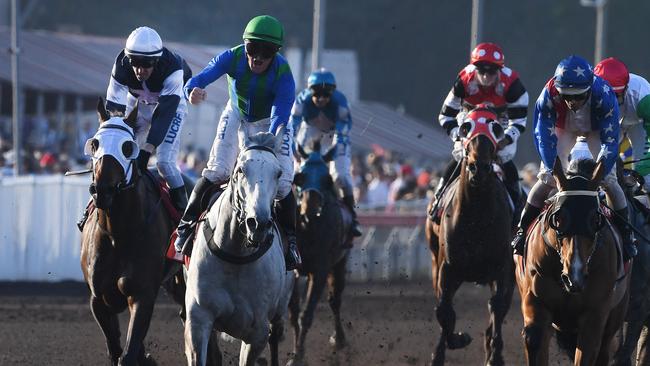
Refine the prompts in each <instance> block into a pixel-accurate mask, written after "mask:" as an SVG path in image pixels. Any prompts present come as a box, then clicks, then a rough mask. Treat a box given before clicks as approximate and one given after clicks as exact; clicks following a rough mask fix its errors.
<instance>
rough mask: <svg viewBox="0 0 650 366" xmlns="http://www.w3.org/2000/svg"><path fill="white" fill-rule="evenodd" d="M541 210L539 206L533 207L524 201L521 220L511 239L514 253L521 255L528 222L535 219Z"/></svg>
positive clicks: (524, 245)
mask: <svg viewBox="0 0 650 366" xmlns="http://www.w3.org/2000/svg"><path fill="white" fill-rule="evenodd" d="M541 212H542V209H541V208H538V207H535V206H533V205H531V204H530V203H528V202H526V205H525V206H524V210H523V212H522V213H521V220H520V221H519V225H518V229H517V234H515V237H514V238H513V239H512V244H511V245H512V249H513V252H514V254H516V255H523V254H524V250H525V249H526V232H527V231H528V228H529V227H530V224H532V223H533V221H535V219H536V218H537V216H539V214H540V213H541Z"/></svg>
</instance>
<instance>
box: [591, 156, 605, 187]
mask: <svg viewBox="0 0 650 366" xmlns="http://www.w3.org/2000/svg"><path fill="white" fill-rule="evenodd" d="M603 177H605V159H600V160H599V161H598V164H596V168H594V174H593V175H592V176H591V182H592V183H593V184H594V186H595V187H598V185H599V184H600V181H601V180H603ZM595 187H594V188H595Z"/></svg>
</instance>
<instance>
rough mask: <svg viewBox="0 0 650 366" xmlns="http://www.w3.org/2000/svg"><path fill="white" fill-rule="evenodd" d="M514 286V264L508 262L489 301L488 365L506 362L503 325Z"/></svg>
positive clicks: (486, 343)
mask: <svg viewBox="0 0 650 366" xmlns="http://www.w3.org/2000/svg"><path fill="white" fill-rule="evenodd" d="M510 264H512V263H511V262H510ZM514 288H515V287H514V272H513V269H512V266H511V265H510V266H509V265H508V263H506V266H505V268H504V271H503V276H502V278H501V279H499V280H498V281H496V284H495V286H494V287H493V288H492V297H491V298H490V300H489V301H488V311H489V312H490V325H489V326H488V329H487V330H486V331H485V354H486V359H485V362H486V364H487V365H488V366H494V365H503V364H504V362H503V334H502V332H501V326H502V325H503V319H505V317H506V314H508V310H509V309H510V303H511V302H512V294H513V292H514Z"/></svg>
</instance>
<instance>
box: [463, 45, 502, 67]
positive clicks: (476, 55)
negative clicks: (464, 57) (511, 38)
mask: <svg viewBox="0 0 650 366" xmlns="http://www.w3.org/2000/svg"><path fill="white" fill-rule="evenodd" d="M470 62H471V63H472V64H473V65H476V64H477V63H489V64H493V65H496V66H498V67H503V64H504V56H503V51H502V50H501V47H499V46H498V45H497V44H495V43H480V44H479V45H478V46H476V48H474V50H473V51H472V56H471V60H470Z"/></svg>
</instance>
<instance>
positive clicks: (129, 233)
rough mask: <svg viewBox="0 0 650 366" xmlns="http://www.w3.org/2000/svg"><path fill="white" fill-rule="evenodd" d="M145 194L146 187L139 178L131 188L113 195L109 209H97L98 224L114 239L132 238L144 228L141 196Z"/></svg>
mask: <svg viewBox="0 0 650 366" xmlns="http://www.w3.org/2000/svg"><path fill="white" fill-rule="evenodd" d="M146 194H147V191H146V187H145V185H144V184H143V181H142V179H139V180H138V181H137V182H136V183H135V186H134V187H133V188H131V189H127V190H125V191H122V192H120V193H118V194H116V195H115V198H114V201H113V205H112V207H111V208H110V209H108V210H102V209H97V212H98V213H97V214H98V221H99V224H100V226H101V227H102V228H105V229H106V231H107V232H108V234H109V235H110V236H111V237H113V239H114V240H115V241H118V242H119V241H124V240H129V239H130V238H134V235H133V234H134V233H138V232H141V231H142V230H143V229H144V220H145V217H144V216H145V213H144V205H143V202H144V201H143V197H145V196H146Z"/></svg>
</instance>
